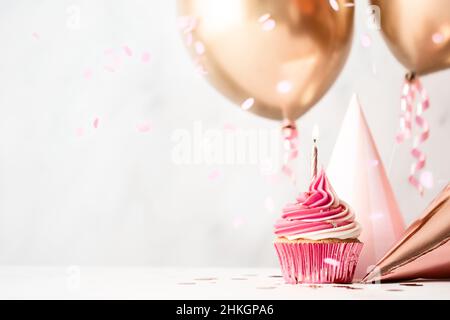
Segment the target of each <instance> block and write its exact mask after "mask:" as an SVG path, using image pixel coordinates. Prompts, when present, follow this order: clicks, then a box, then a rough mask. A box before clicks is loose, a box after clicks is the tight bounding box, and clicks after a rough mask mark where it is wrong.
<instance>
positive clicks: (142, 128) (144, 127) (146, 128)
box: [136, 121, 152, 133]
mask: <svg viewBox="0 0 450 320" xmlns="http://www.w3.org/2000/svg"><path fill="white" fill-rule="evenodd" d="M151 128H152V127H151V125H150V123H149V122H148V121H144V122H142V123H139V124H138V125H137V126H136V129H137V131H138V132H141V133H146V132H150V130H151Z"/></svg>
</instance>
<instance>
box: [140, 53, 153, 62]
mask: <svg viewBox="0 0 450 320" xmlns="http://www.w3.org/2000/svg"><path fill="white" fill-rule="evenodd" d="M150 58H151V55H150V53H149V52H147V51H145V52H143V53H142V56H141V61H142V62H144V63H147V62H149V61H150Z"/></svg>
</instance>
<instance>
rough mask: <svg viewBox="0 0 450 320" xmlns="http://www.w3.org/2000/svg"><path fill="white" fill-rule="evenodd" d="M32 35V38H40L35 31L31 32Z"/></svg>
mask: <svg viewBox="0 0 450 320" xmlns="http://www.w3.org/2000/svg"><path fill="white" fill-rule="evenodd" d="M31 35H32V36H33V38H34V39H36V40H39V39H40V38H41V36H40V35H39V34H38V33H37V32H33V33H32V34H31Z"/></svg>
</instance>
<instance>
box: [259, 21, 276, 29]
mask: <svg viewBox="0 0 450 320" xmlns="http://www.w3.org/2000/svg"><path fill="white" fill-rule="evenodd" d="M275 26H276V23H275V20H273V19H268V20H266V21H264V22H263V24H262V29H263V30H264V31H270V30H273V29H275Z"/></svg>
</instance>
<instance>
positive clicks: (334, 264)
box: [323, 258, 339, 267]
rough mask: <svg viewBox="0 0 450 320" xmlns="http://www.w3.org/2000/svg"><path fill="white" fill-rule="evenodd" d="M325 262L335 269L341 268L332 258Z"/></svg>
mask: <svg viewBox="0 0 450 320" xmlns="http://www.w3.org/2000/svg"><path fill="white" fill-rule="evenodd" d="M323 262H325V263H326V264H329V265H332V266H334V267H337V266H339V261H337V260H335V259H332V258H325V259H323Z"/></svg>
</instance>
